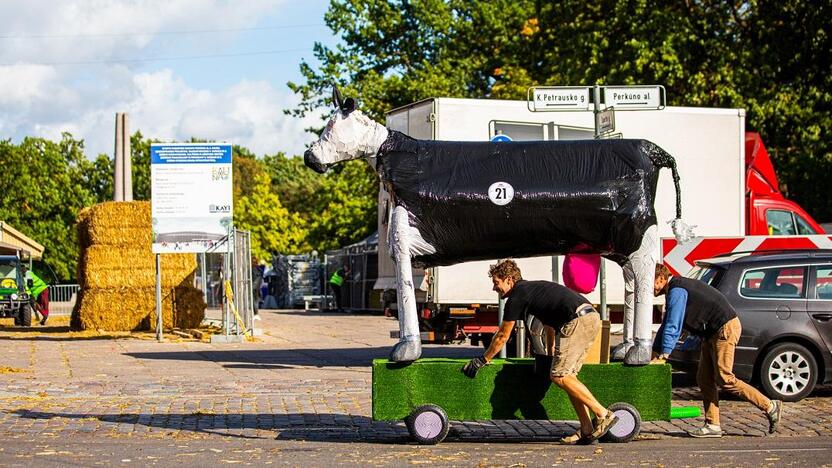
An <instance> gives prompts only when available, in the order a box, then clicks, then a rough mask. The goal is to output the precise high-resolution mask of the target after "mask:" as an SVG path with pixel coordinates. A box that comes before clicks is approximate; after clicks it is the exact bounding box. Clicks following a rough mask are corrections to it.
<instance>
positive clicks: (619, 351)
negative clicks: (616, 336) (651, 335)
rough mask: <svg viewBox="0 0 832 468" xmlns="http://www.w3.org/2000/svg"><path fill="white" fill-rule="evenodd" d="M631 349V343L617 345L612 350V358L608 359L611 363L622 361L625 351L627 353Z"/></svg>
mask: <svg viewBox="0 0 832 468" xmlns="http://www.w3.org/2000/svg"><path fill="white" fill-rule="evenodd" d="M632 347H633V344H632V343H619V344H618V346H616V347H615V348H613V349H612V356H610V359H611V360H613V361H623V360H624V357H625V356H627V351H629V350H630V348H632Z"/></svg>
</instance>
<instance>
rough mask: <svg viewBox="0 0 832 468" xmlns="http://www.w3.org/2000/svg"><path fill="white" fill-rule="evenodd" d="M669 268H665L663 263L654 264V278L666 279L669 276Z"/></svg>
mask: <svg viewBox="0 0 832 468" xmlns="http://www.w3.org/2000/svg"><path fill="white" fill-rule="evenodd" d="M670 276H671V275H670V269H669V268H667V267H666V266H665V265H664V264H663V263H657V264H656V279H659V278H661V279H663V280H667V279H668V278H670Z"/></svg>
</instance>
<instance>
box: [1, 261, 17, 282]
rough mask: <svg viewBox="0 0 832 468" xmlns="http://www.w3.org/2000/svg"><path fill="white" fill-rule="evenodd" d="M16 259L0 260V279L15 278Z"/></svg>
mask: <svg viewBox="0 0 832 468" xmlns="http://www.w3.org/2000/svg"><path fill="white" fill-rule="evenodd" d="M16 266H17V259H16V258H0V279H2V278H13V279H14V278H16V273H15V272H16V271H17V270H16V268H15V267H16Z"/></svg>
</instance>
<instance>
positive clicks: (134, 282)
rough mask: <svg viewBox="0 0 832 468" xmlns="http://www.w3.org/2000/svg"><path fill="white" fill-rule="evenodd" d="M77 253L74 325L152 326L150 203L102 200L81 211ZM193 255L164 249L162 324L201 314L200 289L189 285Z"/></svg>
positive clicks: (195, 322) (190, 322)
mask: <svg viewBox="0 0 832 468" xmlns="http://www.w3.org/2000/svg"><path fill="white" fill-rule="evenodd" d="M77 230H78V239H79V244H80V246H81V255H80V258H79V262H78V282H79V284H80V285H81V291H79V295H78V301H77V302H76V305H75V308H74V309H73V311H72V320H71V327H72V328H73V329H75V330H88V329H93V330H106V331H134V330H154V329H155V327H156V320H155V317H156V289H155V285H156V258H155V255H154V254H153V252H152V251H151V245H152V226H151V218H150V202H146V201H137V202H107V203H101V204H98V205H95V206H92V207H89V208H85V209H83V210H81V212H80V213H79V214H78V222H77ZM196 266H197V263H196V256H195V255H194V254H164V255H162V257H161V267H162V295H163V301H162V314H163V315H162V320H163V324H164V327H165V328H173V327H177V328H192V327H196V326H199V324H200V323H201V322H202V320H203V318H204V317H205V308H206V304H205V301H204V300H203V294H202V291H200V290H198V289H195V288H194V287H193V281H194V275H195V271H196Z"/></svg>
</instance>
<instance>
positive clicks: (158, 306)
mask: <svg viewBox="0 0 832 468" xmlns="http://www.w3.org/2000/svg"><path fill="white" fill-rule="evenodd" d="M162 340H163V337H162V255H161V254H156V341H159V342H161V341H162Z"/></svg>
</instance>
